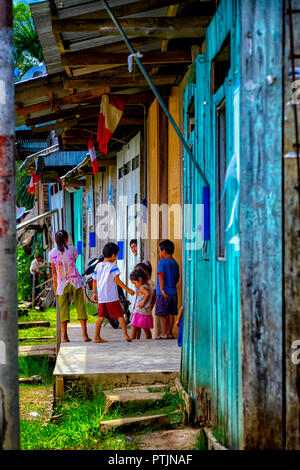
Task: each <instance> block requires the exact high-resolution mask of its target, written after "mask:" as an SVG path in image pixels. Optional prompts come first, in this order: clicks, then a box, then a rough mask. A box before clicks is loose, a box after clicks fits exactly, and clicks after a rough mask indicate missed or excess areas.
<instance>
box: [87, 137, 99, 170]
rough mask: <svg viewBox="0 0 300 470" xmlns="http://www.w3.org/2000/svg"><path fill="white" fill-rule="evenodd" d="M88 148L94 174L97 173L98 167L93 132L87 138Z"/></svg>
mask: <svg viewBox="0 0 300 470" xmlns="http://www.w3.org/2000/svg"><path fill="white" fill-rule="evenodd" d="M88 149H89V154H90V157H91V162H92V167H93V173H94V175H95V174H96V173H98V171H99V169H98V160H97V157H96V151H95V141H94V136H93V134H91V137H90V138H89V141H88Z"/></svg>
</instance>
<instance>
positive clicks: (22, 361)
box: [19, 356, 54, 383]
mask: <svg viewBox="0 0 300 470" xmlns="http://www.w3.org/2000/svg"><path fill="white" fill-rule="evenodd" d="M53 370H54V364H51V363H50V362H49V358H48V357H47V356H34V357H32V356H20V357H19V376H20V377H31V376H33V375H39V376H40V377H42V379H43V382H44V383H51V382H52V374H53Z"/></svg>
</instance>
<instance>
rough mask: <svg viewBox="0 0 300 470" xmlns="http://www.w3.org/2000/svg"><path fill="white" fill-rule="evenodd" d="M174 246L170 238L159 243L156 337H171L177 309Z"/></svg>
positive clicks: (176, 267)
mask: <svg viewBox="0 0 300 470" xmlns="http://www.w3.org/2000/svg"><path fill="white" fill-rule="evenodd" d="M174 250H175V247H174V243H173V242H172V241H171V240H164V241H163V242H161V243H160V244H159V257H160V260H159V263H158V267H157V292H156V310H155V315H156V316H158V317H159V319H160V325H161V329H162V334H161V335H159V336H157V338H156V339H172V338H173V334H172V329H173V324H174V316H175V315H177V314H178V310H177V289H176V284H177V283H178V281H179V277H180V276H179V266H178V263H177V262H176V261H175V259H174V258H173V253H174Z"/></svg>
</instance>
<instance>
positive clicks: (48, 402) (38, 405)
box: [19, 385, 53, 421]
mask: <svg viewBox="0 0 300 470" xmlns="http://www.w3.org/2000/svg"><path fill="white" fill-rule="evenodd" d="M19 393H20V417H21V419H36V418H37V416H34V415H31V414H30V413H38V415H39V416H38V418H39V419H41V420H43V421H44V420H45V421H46V420H48V419H50V417H51V413H52V404H53V386H52V385H41V386H34V387H32V386H28V385H21V386H20V389H19Z"/></svg>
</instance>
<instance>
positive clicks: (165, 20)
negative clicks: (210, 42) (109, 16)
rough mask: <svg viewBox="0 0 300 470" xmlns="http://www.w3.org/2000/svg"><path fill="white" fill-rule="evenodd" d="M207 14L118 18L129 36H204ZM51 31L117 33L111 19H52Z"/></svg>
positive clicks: (111, 34) (107, 34) (109, 34)
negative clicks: (198, 15)
mask: <svg viewBox="0 0 300 470" xmlns="http://www.w3.org/2000/svg"><path fill="white" fill-rule="evenodd" d="M209 21H210V17H209V16H204V17H203V16H202V17H193V16H192V17H174V18H173V17H155V18H154V17H145V18H126V19H121V20H119V23H120V25H121V27H122V28H123V29H124V31H125V33H126V34H127V35H129V36H140V37H148V36H151V37H157V38H164V39H175V38H184V37H186V38H199V37H203V36H205V32H206V26H207V25H208V23H209ZM52 28H53V31H55V32H57V31H59V32H74V31H78V32H92V31H97V32H99V33H100V34H101V35H103V36H116V35H119V34H120V33H119V31H118V29H117V28H116V27H115V26H114V24H113V23H112V21H111V20H94V19H92V20H64V21H53V22H52Z"/></svg>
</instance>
